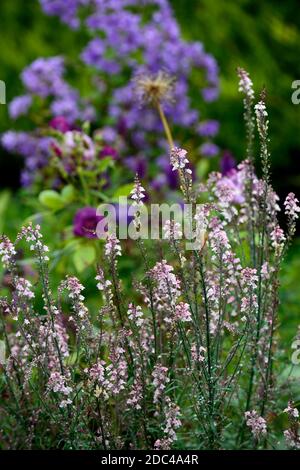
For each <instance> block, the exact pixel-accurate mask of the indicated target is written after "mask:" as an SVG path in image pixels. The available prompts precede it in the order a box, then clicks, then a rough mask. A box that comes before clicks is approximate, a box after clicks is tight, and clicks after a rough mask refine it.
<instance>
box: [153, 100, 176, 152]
mask: <svg viewBox="0 0 300 470" xmlns="http://www.w3.org/2000/svg"><path fill="white" fill-rule="evenodd" d="M156 107H157V111H158V114H159V117H160V119H161V122H162V124H163V126H164V131H165V133H166V137H167V140H168V143H169V146H170V149H171V150H172V149H173V148H174V147H175V145H174V140H173V137H172V132H171V129H170V126H169V124H168V121H167V118H166V115H165V113H164V111H163V109H162V107H161V104H160V103H159V102H157V104H156Z"/></svg>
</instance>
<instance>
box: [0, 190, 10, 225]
mask: <svg viewBox="0 0 300 470" xmlns="http://www.w3.org/2000/svg"><path fill="white" fill-rule="evenodd" d="M9 201H10V193H9V191H3V192H2V193H1V195H0V233H1V232H2V231H3V226H4V221H5V213H6V209H7V207H8V204H9Z"/></svg>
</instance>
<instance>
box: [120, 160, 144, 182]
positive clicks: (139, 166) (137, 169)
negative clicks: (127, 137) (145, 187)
mask: <svg viewBox="0 0 300 470" xmlns="http://www.w3.org/2000/svg"><path fill="white" fill-rule="evenodd" d="M125 164H126V166H127V167H128V168H129V169H130V170H131V171H132V172H133V173H134V174H137V175H138V177H139V178H141V179H142V178H145V176H146V174H147V170H148V162H147V159H146V158H145V157H143V156H141V155H138V156H136V157H128V158H126V159H125Z"/></svg>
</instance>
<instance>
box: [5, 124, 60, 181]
mask: <svg viewBox="0 0 300 470" xmlns="http://www.w3.org/2000/svg"><path fill="white" fill-rule="evenodd" d="M52 142H53V139H52V138H51V137H41V136H35V135H33V134H30V133H27V132H14V131H7V132H5V133H4V134H3V136H2V139H1V143H2V145H3V147H4V148H5V149H6V150H7V151H9V152H14V153H17V154H19V155H22V156H23V157H24V158H25V169H24V170H23V172H22V175H21V183H22V185H23V186H29V185H30V184H31V183H32V182H33V180H34V177H35V175H34V172H35V171H37V170H39V169H40V168H43V167H44V166H45V165H47V162H48V160H49V156H50V151H51V143H52Z"/></svg>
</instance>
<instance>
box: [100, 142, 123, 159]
mask: <svg viewBox="0 0 300 470" xmlns="http://www.w3.org/2000/svg"><path fill="white" fill-rule="evenodd" d="M99 157H100V158H104V157H112V158H113V159H114V160H117V158H118V157H119V154H118V152H117V150H116V149H115V148H113V147H110V146H109V145H105V147H103V149H102V150H101V151H100V152H99Z"/></svg>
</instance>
